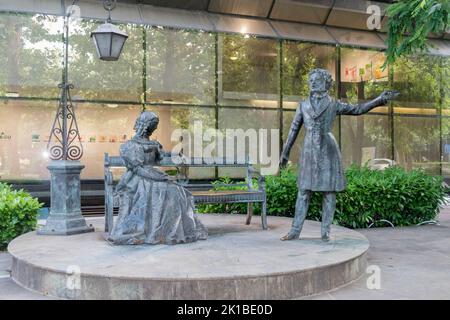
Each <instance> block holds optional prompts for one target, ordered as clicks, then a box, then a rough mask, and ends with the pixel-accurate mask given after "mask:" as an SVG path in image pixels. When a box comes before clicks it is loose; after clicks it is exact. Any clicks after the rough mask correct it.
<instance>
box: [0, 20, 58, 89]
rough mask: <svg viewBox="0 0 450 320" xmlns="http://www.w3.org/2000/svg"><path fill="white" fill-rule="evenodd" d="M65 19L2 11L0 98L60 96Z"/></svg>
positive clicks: (0, 24)
mask: <svg viewBox="0 0 450 320" xmlns="http://www.w3.org/2000/svg"><path fill="white" fill-rule="evenodd" d="M61 34H62V19H61V18H59V17H54V16H44V15H26V14H9V13H3V12H0V52H1V58H0V95H1V96H8V97H46V98H55V97H58V95H59V91H58V83H60V82H61V72H62V63H61V62H62V60H61V58H62V49H63V45H62V36H61Z"/></svg>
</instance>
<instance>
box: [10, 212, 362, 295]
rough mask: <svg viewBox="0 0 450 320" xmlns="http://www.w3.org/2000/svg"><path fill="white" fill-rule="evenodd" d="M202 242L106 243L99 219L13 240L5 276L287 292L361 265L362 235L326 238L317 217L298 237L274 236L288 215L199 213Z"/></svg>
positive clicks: (319, 286) (319, 284) (189, 291)
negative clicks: (71, 230) (262, 219)
mask: <svg viewBox="0 0 450 320" xmlns="http://www.w3.org/2000/svg"><path fill="white" fill-rule="evenodd" d="M199 216H200V220H202V222H203V223H204V224H205V225H206V226H207V227H208V229H209V233H210V237H209V239H208V240H205V241H198V242H195V243H190V244H179V245H173V246H169V245H154V246H152V245H140V246H111V245H109V244H108V243H107V242H106V241H105V240H104V236H105V235H104V233H103V228H102V224H103V219H101V218H96V219H91V220H89V221H88V223H92V224H93V225H94V226H95V228H96V232H93V233H85V234H78V235H72V236H46V235H37V234H36V232H30V233H27V234H25V235H22V236H20V237H18V238H16V239H15V240H13V241H12V242H11V243H10V245H9V247H8V251H9V252H10V253H11V254H12V256H13V266H12V278H13V279H14V280H15V281H16V282H17V283H19V284H20V285H22V286H24V287H26V288H29V289H32V290H35V291H38V292H41V293H43V294H46V295H51V296H54V297H61V298H69V299H290V298H298V297H301V296H306V295H312V294H316V293H319V292H322V291H326V290H330V289H333V288H336V287H339V286H342V285H344V284H346V283H348V282H350V281H352V280H354V279H356V278H358V277H359V276H360V275H361V274H362V273H363V272H364V270H365V267H366V251H367V249H368V248H369V242H368V240H367V239H366V238H365V237H364V236H363V235H361V234H360V233H358V232H356V231H352V230H349V229H346V228H342V227H336V226H333V227H332V230H331V240H330V242H328V243H325V242H323V241H322V240H321V239H320V223H319V222H312V221H307V222H306V223H305V226H304V228H303V232H302V237H301V239H300V240H293V241H284V242H283V241H280V240H279V238H280V237H281V236H282V235H284V234H285V233H286V232H287V231H288V230H289V228H290V224H291V221H292V220H291V219H288V218H281V217H269V218H268V222H269V228H270V229H269V230H266V231H264V230H262V229H261V226H260V223H259V221H258V220H259V219H257V218H258V217H254V222H253V223H252V224H251V225H245V224H244V221H245V216H242V215H199Z"/></svg>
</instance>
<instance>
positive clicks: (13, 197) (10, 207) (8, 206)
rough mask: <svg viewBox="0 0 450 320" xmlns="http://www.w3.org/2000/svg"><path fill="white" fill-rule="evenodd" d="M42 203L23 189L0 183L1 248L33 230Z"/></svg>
mask: <svg viewBox="0 0 450 320" xmlns="http://www.w3.org/2000/svg"><path fill="white" fill-rule="evenodd" d="M41 207H42V203H39V201H38V200H37V199H35V198H33V197H31V196H30V195H29V194H28V193H26V192H25V191H23V190H13V189H12V188H11V187H10V186H9V185H7V184H5V183H0V250H1V249H5V248H6V246H7V245H8V243H9V242H10V241H11V240H12V239H14V238H15V237H17V236H19V235H21V234H23V233H26V232H29V231H32V230H34V228H35V227H36V224H37V215H38V211H39V209H40V208H41Z"/></svg>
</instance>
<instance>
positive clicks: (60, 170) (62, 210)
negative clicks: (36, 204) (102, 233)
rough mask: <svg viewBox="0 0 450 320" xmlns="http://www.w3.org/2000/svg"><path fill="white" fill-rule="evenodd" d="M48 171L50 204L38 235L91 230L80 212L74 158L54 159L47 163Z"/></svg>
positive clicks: (80, 165)
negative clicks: (48, 211) (49, 176)
mask: <svg viewBox="0 0 450 320" xmlns="http://www.w3.org/2000/svg"><path fill="white" fill-rule="evenodd" d="M47 168H48V170H49V171H50V174H51V188H50V189H51V190H50V192H51V208H50V215H49V217H48V218H47V223H46V224H45V226H44V227H43V228H42V229H40V230H38V234H42V235H64V236H68V235H73V234H79V233H86V232H92V231H94V228H93V227H91V226H88V225H87V224H86V220H85V219H84V217H83V216H82V215H81V201H80V194H81V187H80V173H81V170H83V168H84V165H82V164H80V162H78V161H67V160H57V161H52V162H51V163H50V165H49V166H48V167H47Z"/></svg>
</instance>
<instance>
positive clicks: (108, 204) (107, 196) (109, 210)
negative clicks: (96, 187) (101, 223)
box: [105, 187, 114, 233]
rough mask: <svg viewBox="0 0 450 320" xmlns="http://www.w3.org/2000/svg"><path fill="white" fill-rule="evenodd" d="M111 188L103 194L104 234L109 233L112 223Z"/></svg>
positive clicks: (112, 204)
mask: <svg viewBox="0 0 450 320" xmlns="http://www.w3.org/2000/svg"><path fill="white" fill-rule="evenodd" d="M112 192H113V191H112V187H110V188H109V190H108V192H106V193H105V232H108V233H110V232H111V231H112V228H113V223H114V220H113V219H114V203H113V201H114V199H113V194H112Z"/></svg>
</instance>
